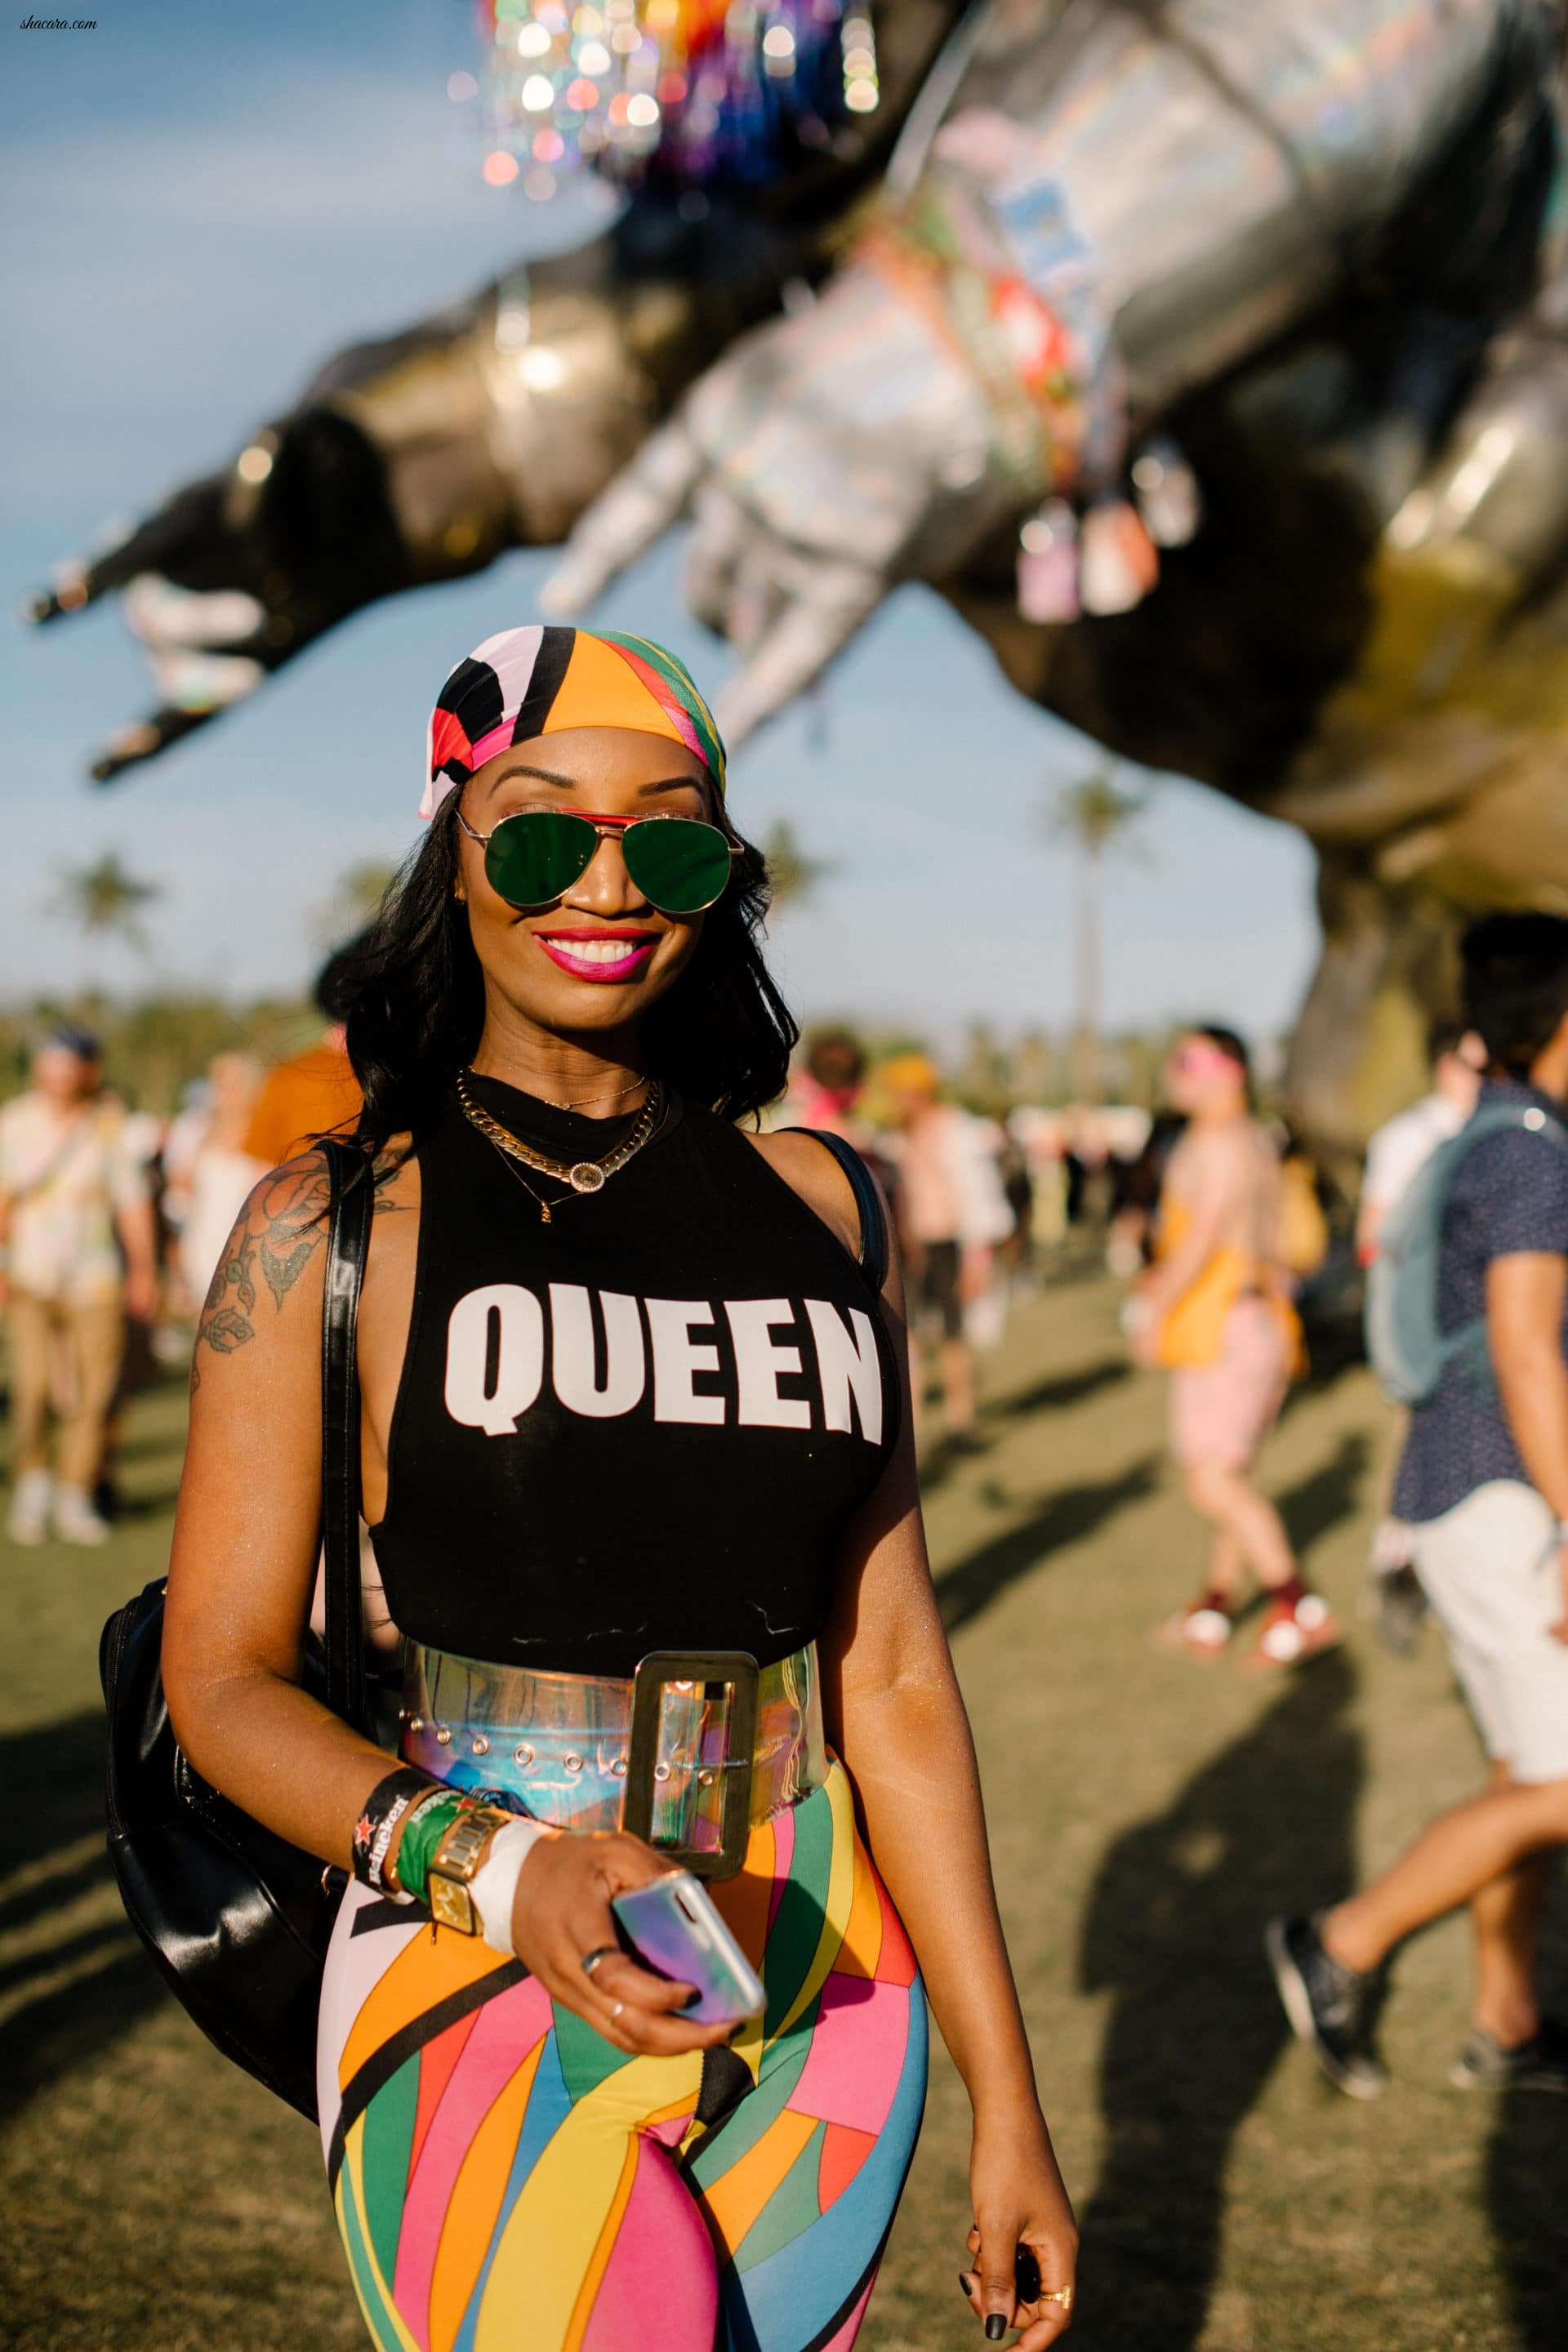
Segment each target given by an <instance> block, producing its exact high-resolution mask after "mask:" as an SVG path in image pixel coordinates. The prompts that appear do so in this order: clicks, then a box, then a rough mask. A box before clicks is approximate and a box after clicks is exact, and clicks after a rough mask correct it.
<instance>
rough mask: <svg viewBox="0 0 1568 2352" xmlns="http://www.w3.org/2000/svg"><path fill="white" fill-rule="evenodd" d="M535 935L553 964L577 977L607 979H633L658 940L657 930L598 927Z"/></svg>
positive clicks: (536, 932) (599, 980) (542, 932)
mask: <svg viewBox="0 0 1568 2352" xmlns="http://www.w3.org/2000/svg"><path fill="white" fill-rule="evenodd" d="M533 936H534V938H535V939H536V940H538V941H539V944H540V946H541V947H542V949H543V950H544V952H545V954H546V955H547V956H548V957H549V958H550V961H551V962H552V963H553V964H559V966H560V968H561V970H562V971H569V972H570V973H571V975H572V977H573V979H574V980H592V981H597V982H610V981H617V980H632V979H634V978H635V977H636V975H637V973H638V972H639V971H641V970H642V968H643V966H644V964H646V963H647V960H648V958H649V957H650V956H651V955H652V953H653V951H654V948H655V946H656V944H657V937H658V935H657V933H655V932H652V931H643V930H617V929H614V928H613V927H603V928H600V927H595V929H593V930H591V931H588V930H584V931H576V930H573V931H535V933H534V935H533Z"/></svg>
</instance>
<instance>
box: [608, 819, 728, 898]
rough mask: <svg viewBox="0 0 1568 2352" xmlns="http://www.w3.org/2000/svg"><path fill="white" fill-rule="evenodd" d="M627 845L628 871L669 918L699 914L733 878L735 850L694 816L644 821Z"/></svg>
mask: <svg viewBox="0 0 1568 2352" xmlns="http://www.w3.org/2000/svg"><path fill="white" fill-rule="evenodd" d="M623 840H624V844H625V848H626V871H627V872H628V874H630V876H631V877H632V880H633V881H634V882H635V883H636V884H637V888H638V889H639V890H640V891H641V892H642V894H643V896H644V898H647V900H648V901H649V903H650V904H651V905H652V906H655V907H657V908H658V909H659V912H660V913H661V914H665V915H696V914H700V913H701V911H702V909H703V908H704V907H710V906H711V905H712V904H713V902H714V900H715V899H716V898H721V897H722V896H723V893H724V888H725V886H726V884H727V883H728V881H729V879H730V845H729V843H728V841H726V839H725V838H724V835H722V834H721V832H720V830H719V828H718V826H717V825H714V824H702V822H701V821H700V819H699V818H697V817H689V816H658V817H644V818H642V819H641V820H639V822H638V823H637V824H633V825H628V826H627V828H626V833H625V835H623Z"/></svg>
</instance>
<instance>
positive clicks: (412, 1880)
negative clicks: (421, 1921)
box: [397, 1789, 474, 1903]
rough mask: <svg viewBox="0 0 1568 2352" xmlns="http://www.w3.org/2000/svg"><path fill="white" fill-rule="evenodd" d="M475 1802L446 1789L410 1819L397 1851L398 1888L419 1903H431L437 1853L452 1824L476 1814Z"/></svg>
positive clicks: (418, 1807)
mask: <svg viewBox="0 0 1568 2352" xmlns="http://www.w3.org/2000/svg"><path fill="white" fill-rule="evenodd" d="M473 1804H474V1799H473V1798H472V1797H471V1796H468V1795H466V1794H465V1793H464V1792H463V1791H461V1790H457V1789H442V1790H440V1792H439V1794H438V1795H436V1796H433V1797H427V1798H426V1800H425V1802H424V1803H423V1804H421V1805H419V1806H417V1807H416V1809H415V1811H414V1812H413V1813H412V1814H411V1815H410V1816H409V1819H408V1822H407V1825H406V1826H405V1830H404V1832H403V1843H401V1845H400V1846H399V1847H398V1849H397V1884H398V1885H399V1887H400V1888H401V1889H402V1891H403V1893H404V1894H405V1895H411V1896H412V1897H413V1899H414V1901H415V1902H416V1903H424V1902H426V1901H427V1900H428V1892H429V1891H428V1888H427V1887H426V1875H427V1874H428V1872H429V1868H430V1864H431V1863H432V1862H433V1861H434V1860H435V1858H436V1849H437V1846H438V1845H439V1844H440V1843H441V1840H442V1839H443V1838H444V1837H445V1836H446V1834H447V1831H448V1830H449V1829H450V1828H451V1826H452V1823H453V1822H455V1821H457V1820H458V1818H459V1816H460V1815H461V1814H463V1813H466V1812H468V1811H471V1810H472V1807H473Z"/></svg>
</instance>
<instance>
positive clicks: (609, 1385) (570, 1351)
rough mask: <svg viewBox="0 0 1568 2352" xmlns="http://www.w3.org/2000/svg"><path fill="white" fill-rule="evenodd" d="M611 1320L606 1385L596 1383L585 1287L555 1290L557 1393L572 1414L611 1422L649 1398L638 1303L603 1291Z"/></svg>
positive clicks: (553, 1327)
mask: <svg viewBox="0 0 1568 2352" xmlns="http://www.w3.org/2000/svg"><path fill="white" fill-rule="evenodd" d="M599 1307H600V1310H601V1312H602V1313H603V1315H604V1318H605V1385H604V1387H603V1388H600V1387H598V1386H597V1385H596V1383H595V1377H594V1374H595V1361H594V1307H593V1301H592V1300H591V1298H590V1297H589V1295H588V1293H587V1291H586V1290H584V1288H583V1286H582V1285H581V1284H580V1283H575V1282H552V1284H551V1286H550V1370H551V1377H552V1380H553V1381H554V1383H555V1393H556V1395H557V1396H558V1397H559V1398H560V1400H561V1402H562V1403H563V1405H564V1406H565V1407H566V1410H567V1411H568V1412H580V1413H583V1414H584V1415H585V1416H586V1417H587V1419H588V1420H590V1421H609V1420H611V1419H613V1417H614V1416H615V1415H616V1413H620V1412H630V1411H631V1409H632V1407H633V1405H635V1404H636V1403H637V1402H638V1400H639V1398H640V1397H641V1395H642V1392H643V1381H644V1378H645V1373H646V1366H645V1363H644V1360H643V1343H642V1317H641V1316H640V1315H639V1314H638V1313H637V1300H636V1299H635V1298H627V1297H626V1296H625V1295H624V1294H623V1293H622V1292H620V1291H618V1290H601V1291H600V1293H599Z"/></svg>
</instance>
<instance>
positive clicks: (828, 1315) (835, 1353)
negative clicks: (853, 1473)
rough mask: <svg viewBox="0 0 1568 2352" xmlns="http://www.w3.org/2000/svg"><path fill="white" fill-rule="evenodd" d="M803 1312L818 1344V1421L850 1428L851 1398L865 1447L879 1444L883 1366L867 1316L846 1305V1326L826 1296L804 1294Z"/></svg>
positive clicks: (841, 1427)
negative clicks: (820, 1408) (820, 1397)
mask: <svg viewBox="0 0 1568 2352" xmlns="http://www.w3.org/2000/svg"><path fill="white" fill-rule="evenodd" d="M805 1311H806V1315H807V1318H808V1319H809V1321H810V1324H811V1336H812V1338H813V1339H815V1340H816V1370H817V1376H818V1378H819V1379H820V1381H821V1382H822V1419H823V1425H824V1427H825V1428H827V1429H843V1430H848V1429H852V1428H853V1426H854V1423H853V1421H852V1419H851V1417H850V1412H849V1401H850V1399H851V1398H852V1397H853V1399H854V1401H855V1405H856V1409H857V1411H858V1413H859V1416H860V1434H861V1436H862V1437H863V1438H864V1439H865V1440H866V1443H867V1444H868V1445H880V1444H881V1442H882V1367H881V1364H880V1362H879V1360H878V1356H877V1335H876V1333H875V1331H873V1330H872V1328H871V1318H870V1317H869V1316H868V1315H866V1314H863V1313H862V1311H861V1309H860V1308H859V1307H851V1308H850V1309H849V1321H850V1325H851V1328H850V1330H848V1331H847V1330H846V1329H845V1328H844V1326H843V1323H842V1322H841V1321H840V1320H839V1316H838V1310H837V1307H830V1306H829V1305H828V1303H827V1301H826V1298H808V1299H807V1300H806V1302H805Z"/></svg>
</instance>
